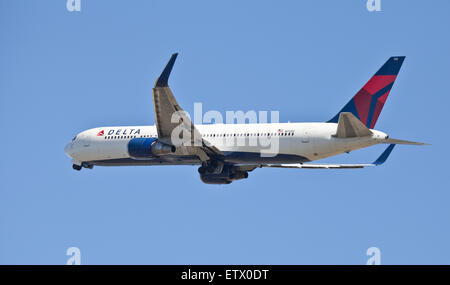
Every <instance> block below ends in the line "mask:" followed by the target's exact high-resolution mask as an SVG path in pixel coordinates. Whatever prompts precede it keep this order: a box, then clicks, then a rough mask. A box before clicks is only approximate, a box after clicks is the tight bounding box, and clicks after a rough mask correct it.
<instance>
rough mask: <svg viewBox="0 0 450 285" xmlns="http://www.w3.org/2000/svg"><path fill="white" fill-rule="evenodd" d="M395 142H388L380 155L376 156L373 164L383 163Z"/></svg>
mask: <svg viewBox="0 0 450 285" xmlns="http://www.w3.org/2000/svg"><path fill="white" fill-rule="evenodd" d="M394 146H395V144H390V145H389V146H388V147H387V149H386V150H385V151H383V153H382V154H381V155H380V157H378V158H377V160H375V161H374V163H373V164H375V165H381V164H383V163H384V162H385V161H386V160H387V159H388V157H389V155H390V154H391V152H392V150H393V149H394Z"/></svg>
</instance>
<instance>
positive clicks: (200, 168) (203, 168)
mask: <svg viewBox="0 0 450 285" xmlns="http://www.w3.org/2000/svg"><path fill="white" fill-rule="evenodd" d="M205 172H206V167H204V166H200V167H199V168H198V173H200V174H205Z"/></svg>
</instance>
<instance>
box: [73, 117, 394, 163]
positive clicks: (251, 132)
mask: <svg viewBox="0 0 450 285" xmlns="http://www.w3.org/2000/svg"><path fill="white" fill-rule="evenodd" d="M195 127H196V128H197V130H198V131H199V133H200V134H201V136H202V138H203V140H205V141H207V142H209V143H211V144H212V145H214V146H215V147H216V148H217V149H219V150H220V151H221V152H223V153H224V154H225V158H226V160H228V161H229V162H231V163H244V164H245V163H261V162H267V161H272V162H278V163H295V162H299V163H302V162H305V161H314V160H318V159H323V158H326V157H330V156H334V155H338V154H341V153H344V152H349V151H353V150H356V149H360V148H364V147H368V146H371V145H375V144H378V143H381V142H382V141H383V140H384V139H386V138H387V135H386V134H385V133H383V132H380V131H376V130H372V133H373V134H372V135H371V136H366V137H355V138H336V137H335V136H334V135H335V134H336V130H337V124H336V123H276V124H212V125H196V126H195ZM157 136H158V135H157V130H156V127H155V126H134V127H132V126H129V127H101V128H93V129H89V130H86V131H83V132H81V133H79V134H78V135H77V136H76V137H75V138H74V140H73V141H72V142H70V143H69V144H68V145H67V146H66V148H65V152H66V154H67V155H68V156H70V157H71V158H72V159H73V161H74V163H77V164H80V163H90V164H92V165H117V166H118V165H152V164H158V165H161V164H187V165H192V164H201V161H200V160H198V159H197V158H195V157H192V156H190V157H189V156H183V154H182V153H179V152H178V150H177V151H176V152H175V153H173V154H167V155H165V156H164V159H163V158H152V159H136V158H133V157H131V156H130V154H129V152H128V143H129V142H130V140H132V139H134V138H157Z"/></svg>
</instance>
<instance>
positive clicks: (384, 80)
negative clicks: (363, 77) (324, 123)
mask: <svg viewBox="0 0 450 285" xmlns="http://www.w3.org/2000/svg"><path fill="white" fill-rule="evenodd" d="M404 60H405V57H404V56H394V57H391V58H389V59H388V61H386V63H385V64H384V65H383V66H382V67H381V68H380V69H379V70H378V71H377V73H375V75H374V76H372V78H370V80H369V81H368V82H367V83H366V85H364V87H363V88H362V89H361V90H359V91H358V93H356V95H355V96H354V97H353V98H352V100H350V102H348V103H347V105H345V106H344V108H342V110H341V111H339V113H337V114H336V116H334V117H333V118H332V119H331V120H329V121H328V122H329V123H337V122H338V120H339V114H340V113H341V112H351V113H353V115H355V116H356V117H357V118H358V119H359V120H360V121H361V122H363V124H364V125H366V126H367V127H368V128H370V129H373V128H374V127H375V123H376V122H377V119H378V116H379V115H380V113H381V110H382V109H383V106H384V103H385V102H386V99H387V97H388V95H389V92H390V91H391V88H392V86H393V85H394V81H395V79H396V78H397V74H398V72H399V71H400V67H401V66H402V64H403V61H404Z"/></svg>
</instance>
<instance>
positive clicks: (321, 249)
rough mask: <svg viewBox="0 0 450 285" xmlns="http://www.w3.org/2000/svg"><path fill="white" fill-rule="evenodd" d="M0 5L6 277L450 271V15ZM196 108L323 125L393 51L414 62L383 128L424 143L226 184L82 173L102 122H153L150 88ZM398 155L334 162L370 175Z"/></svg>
mask: <svg viewBox="0 0 450 285" xmlns="http://www.w3.org/2000/svg"><path fill="white" fill-rule="evenodd" d="M65 2H66V1H65V0H60V1H31V0H29V1H25V0H14V1H13V0H1V1H0V43H1V44H0V100H1V101H0V124H1V125H0V127H1V131H2V134H3V135H2V139H1V142H0V144H1V149H2V150H3V152H2V159H0V177H1V182H2V183H1V188H0V263H1V264H65V263H66V260H67V259H68V256H66V255H65V253H66V250H67V248H69V247H72V246H76V247H79V248H80V250H81V256H82V257H81V262H82V263H83V264H185V263H187V264H364V263H365V262H366V261H367V259H368V256H366V250H367V249H368V248H369V247H372V246H376V247H378V248H380V250H381V262H382V263H383V264H448V263H450V244H449V242H448V241H449V240H450V227H449V226H450V224H449V218H450V207H449V206H448V201H449V200H450V191H449V190H450V189H449V186H448V185H449V183H448V179H447V175H448V165H447V162H448V158H449V150H448V147H447V145H446V142H448V140H449V139H450V138H449V134H448V127H447V125H448V120H447V118H448V106H449V104H450V100H449V96H448V77H449V66H450V53H449V52H448V51H449V50H450V38H449V36H448V27H449V26H450V19H449V18H448V11H449V9H450V2H449V1H445V0H441V1H407V0H402V1H387V0H382V11H381V12H372V13H371V12H368V11H367V10H366V3H365V2H366V1H365V0H359V1H331V0H330V1H325V0H321V1H312V0H311V1H281V2H280V1H278V2H277V1H144V0H140V1H106V0H95V1H94V0H82V11H81V12H72V13H70V12H68V11H67V10H66V3H65ZM173 52H179V53H180V55H179V57H178V60H177V63H176V65H175V68H174V70H173V74H172V77H171V80H170V83H171V86H172V90H173V91H174V94H175V96H176V97H177V99H178V102H179V103H180V104H181V106H183V107H184V108H185V109H186V110H187V111H189V112H192V111H193V103H194V102H202V103H203V108H204V110H218V111H221V112H222V113H223V114H225V111H227V110H244V111H248V110H278V111H280V120H281V121H282V122H287V121H288V120H290V121H292V122H302V121H319V122H320V121H325V120H328V119H330V118H331V117H332V116H334V115H335V113H336V112H337V111H339V110H340V109H341V107H342V106H343V105H344V104H345V103H346V102H347V101H348V100H349V99H350V98H351V97H352V96H353V95H354V93H355V92H357V91H358V90H359V88H361V87H362V86H363V84H364V83H365V82H366V81H367V80H368V79H369V78H370V76H372V74H373V73H375V71H376V70H377V69H378V68H379V67H380V66H381V65H382V64H383V63H384V62H385V60H387V58H389V57H390V56H393V55H405V56H406V60H405V62H404V64H403V67H402V70H401V71H400V74H399V77H398V79H397V81H396V83H395V85H394V87H393V89H392V92H391V94H390V97H389V99H388V101H387V103H386V105H385V107H384V109H383V112H382V113H381V115H380V118H379V120H378V123H377V126H376V127H377V129H379V130H382V131H384V132H386V133H388V134H390V136H391V137H395V138H400V139H410V140H418V141H425V142H429V143H431V144H432V146H427V147H413V146H397V147H396V148H395V150H394V151H393V153H392V155H391V157H390V158H389V160H388V161H387V163H386V164H385V165H383V166H381V167H376V168H368V169H362V170H345V171H311V170H296V169H284V170H283V169H257V170H255V171H254V172H252V173H250V176H249V179H247V180H244V181H237V182H234V183H232V184H231V185H225V186H215V185H206V184H203V183H201V181H200V179H199V177H198V174H197V169H196V167H189V166H179V167H176V166H170V167H123V168H102V167H95V168H94V169H93V170H85V169H83V170H82V171H81V172H75V171H73V170H72V167H71V164H70V160H69V158H67V157H66V156H65V154H64V152H63V148H64V146H65V144H66V143H67V142H68V141H69V140H70V139H71V138H72V137H73V136H74V135H75V134H76V133H78V132H80V131H82V130H84V129H88V128H92V127H97V126H108V125H150V124H154V113H153V105H152V98H151V88H152V85H153V83H154V81H155V79H156V78H157V76H158V75H159V73H160V72H161V70H162V68H163V67H164V65H165V63H166V62H167V60H168V59H169V57H170V54H171V53H173ZM384 147H385V146H375V147H372V148H369V149H366V150H360V151H356V152H354V153H351V154H350V155H348V154H346V155H342V156H338V157H334V158H332V159H329V160H328V161H334V162H371V161H373V160H374V159H375V158H376V157H377V156H378V155H379V154H380V153H381V152H382V151H383V149H384Z"/></svg>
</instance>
